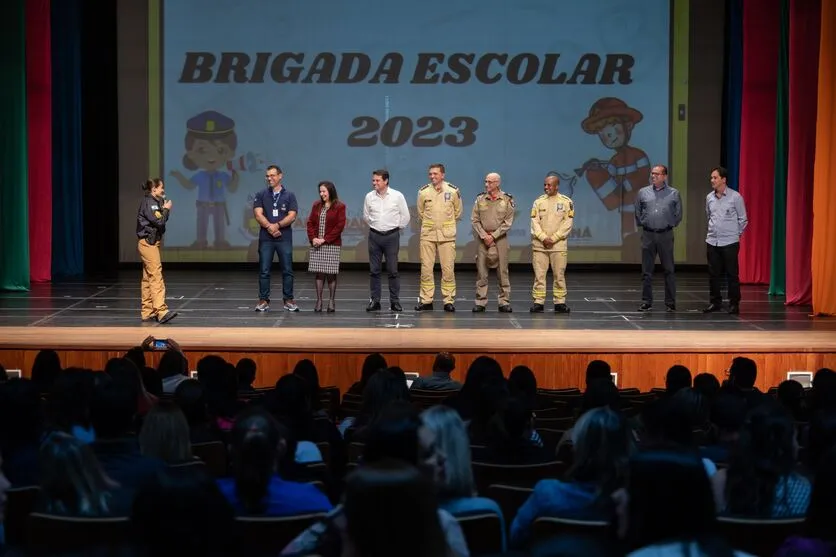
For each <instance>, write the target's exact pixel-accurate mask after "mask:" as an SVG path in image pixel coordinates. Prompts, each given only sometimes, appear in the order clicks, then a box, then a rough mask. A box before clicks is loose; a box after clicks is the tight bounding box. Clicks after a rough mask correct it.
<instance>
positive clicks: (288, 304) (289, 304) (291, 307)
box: [284, 300, 299, 311]
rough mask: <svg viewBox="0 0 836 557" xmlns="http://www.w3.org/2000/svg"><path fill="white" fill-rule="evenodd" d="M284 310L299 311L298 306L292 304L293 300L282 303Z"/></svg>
mask: <svg viewBox="0 0 836 557" xmlns="http://www.w3.org/2000/svg"><path fill="white" fill-rule="evenodd" d="M284 309H286V310H287V311H299V306H297V305H296V304H295V303H293V300H287V301H286V302H285V303H284Z"/></svg>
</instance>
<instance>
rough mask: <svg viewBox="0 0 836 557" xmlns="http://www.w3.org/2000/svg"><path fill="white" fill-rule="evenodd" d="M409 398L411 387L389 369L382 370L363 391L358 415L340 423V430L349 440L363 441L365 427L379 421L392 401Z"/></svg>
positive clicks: (369, 380) (371, 378)
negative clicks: (381, 414)
mask: <svg viewBox="0 0 836 557" xmlns="http://www.w3.org/2000/svg"><path fill="white" fill-rule="evenodd" d="M398 400H402V401H408V400H409V388H408V387H407V386H406V383H405V382H404V381H403V379H399V378H398V377H397V376H396V375H394V374H393V373H392V372H391V371H389V370H386V369H384V370H380V371H378V372H377V373H375V374H374V375H372V376H371V377H370V378H369V379H368V382H367V384H366V389H365V390H364V391H363V402H362V403H361V405H360V412H359V413H358V414H357V417H356V418H355V417H348V418H346V419H345V420H343V421H342V422H341V423H340V431H341V432H342V433H343V435H344V436H345V439H346V441H347V442H359V443H362V442H363V440H364V436H365V435H366V432H365V431H364V429H365V428H367V427H369V426H370V425H372V424H373V423H374V422H375V421H377V419H378V417H379V416H380V413H381V412H382V411H383V409H384V408H385V407H386V406H388V405H389V404H391V403H392V402H395V401H398Z"/></svg>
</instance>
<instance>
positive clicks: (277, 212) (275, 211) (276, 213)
mask: <svg viewBox="0 0 836 557" xmlns="http://www.w3.org/2000/svg"><path fill="white" fill-rule="evenodd" d="M273 216H274V217H278V216H279V210H278V209H273Z"/></svg>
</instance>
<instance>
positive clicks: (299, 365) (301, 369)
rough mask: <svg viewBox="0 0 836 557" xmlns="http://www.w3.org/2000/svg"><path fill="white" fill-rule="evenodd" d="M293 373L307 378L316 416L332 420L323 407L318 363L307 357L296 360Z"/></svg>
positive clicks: (310, 398) (312, 407)
mask: <svg viewBox="0 0 836 557" xmlns="http://www.w3.org/2000/svg"><path fill="white" fill-rule="evenodd" d="M293 375H297V376H299V377H301V378H302V379H304V380H305V385H306V387H307V389H308V400H310V405H311V412H313V417H314V418H323V419H328V420H330V419H331V418H330V416H328V412H326V411H325V410H324V409H323V408H322V401H321V398H320V395H321V391H322V389H321V388H320V386H319V371H317V369H316V364H314V363H313V361H311V360H309V359H307V358H305V359H303V360H299V361H298V362H296V365H295V366H293Z"/></svg>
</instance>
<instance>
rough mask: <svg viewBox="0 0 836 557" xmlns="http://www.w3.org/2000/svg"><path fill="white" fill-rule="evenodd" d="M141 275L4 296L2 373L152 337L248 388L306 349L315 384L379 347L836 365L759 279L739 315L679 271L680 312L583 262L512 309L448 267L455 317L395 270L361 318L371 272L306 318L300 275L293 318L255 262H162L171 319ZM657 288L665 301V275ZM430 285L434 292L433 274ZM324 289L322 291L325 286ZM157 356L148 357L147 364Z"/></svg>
mask: <svg viewBox="0 0 836 557" xmlns="http://www.w3.org/2000/svg"><path fill="white" fill-rule="evenodd" d="M139 274H140V273H139V271H130V272H127V271H126V272H122V273H120V275H119V276H118V278H117V279H116V280H111V281H101V282H64V283H54V284H36V285H33V287H32V290H31V291H30V292H26V293H16V292H2V293H0V363H3V364H4V366H5V367H6V368H9V369H15V368H18V369H23V370H24V374H26V373H27V372H28V369H29V368H30V367H31V364H32V360H33V359H34V355H35V354H36V353H37V350H38V349H40V348H54V349H56V350H59V352H60V354H61V357H62V362H63V363H64V365H65V366H69V365H81V366H85V367H93V368H101V367H103V365H104V363H105V362H106V361H107V359H108V358H110V357H113V356H116V355H119V354H120V353H121V352H124V350H126V349H127V348H130V347H131V346H134V345H138V344H139V343H140V342H141V341H142V340H143V339H144V338H145V337H147V336H148V335H153V336H155V337H158V338H173V339H175V340H176V341H177V342H178V343H179V344H180V345H181V346H182V348H183V350H184V351H185V352H186V354H187V355H188V357H189V361H190V364H191V366H192V369H194V366H195V365H196V363H197V360H198V359H199V358H200V357H202V356H203V355H205V354H206V353H218V354H221V355H223V356H225V357H227V358H228V359H229V360H230V361H233V362H234V361H237V359H238V358H240V357H244V356H249V357H252V358H253V359H254V360H256V362H257V363H258V364H259V374H258V379H257V383H258V384H259V385H261V386H267V385H271V384H272V383H274V382H275V380H276V378H277V377H278V376H280V375H281V374H283V373H285V372H286V371H288V370H290V369H292V367H293V365H294V363H295V362H296V361H297V360H298V359H300V358H303V357H310V358H312V359H313V360H314V361H315V362H316V364H317V366H318V368H319V370H320V374H321V376H322V378H321V380H322V383H323V384H335V385H338V386H340V387H341V388H342V389H343V390H344V389H345V388H347V387H348V386H349V385H350V384H351V382H353V381H354V380H355V379H356V377H357V376H358V374H359V369H360V365H361V363H362V360H363V357H364V356H365V354H367V353H369V352H374V351H379V352H382V353H383V354H384V355H386V357H387V360H388V361H389V363H390V365H399V366H400V367H402V368H403V369H404V370H406V371H417V372H421V373H426V372H428V371H429V368H430V365H431V363H432V359H433V355H434V354H435V352H437V351H439V350H448V351H451V352H453V353H454V354H455V355H456V357H457V360H458V361H457V371H456V374H457V375H458V376H459V377H461V376H462V375H463V374H464V372H465V371H466V369H467V365H469V363H470V362H471V361H472V360H473V359H474V358H475V357H476V356H478V355H480V354H490V355H493V356H494V357H496V358H497V359H498V360H499V361H500V363H502V365H503V368H504V369H505V370H506V372H507V371H510V369H511V367H513V366H514V365H518V364H525V365H528V366H529V367H531V368H532V369H534V370H535V372H536V374H537V376H538V380H539V383H540V385H541V386H543V387H566V386H577V385H582V384H583V371H584V369H585V367H586V363H587V362H588V361H589V360H591V359H594V358H603V359H606V360H607V361H609V362H610V363H611V364H612V365H613V369H614V370H616V371H617V372H618V373H619V377H618V383H619V386H620V387H639V388H641V389H643V390H646V389H649V388H651V387H655V386H662V385H663V384H664V374H665V371H666V370H667V368H668V367H669V366H670V365H673V364H674V363H682V364H684V365H687V366H688V367H689V368H690V369H691V370H692V372H693V373H694V374H696V373H700V372H703V371H708V372H711V373H714V374H716V375H717V376H718V377H720V378H722V376H723V373H724V370H725V369H727V367H728V364H729V362H730V361H731V358H732V357H734V356H736V355H747V356H750V357H752V358H754V359H755V360H756V361H757V362H758V364H759V369H760V372H759V377H758V383H759V385H760V386H761V387H762V388H768V387H770V386H773V385H775V384H777V383H779V382H780V381H782V380H783V379H785V378H786V372H787V371H815V370H816V369H818V368H819V367H825V366H827V367H836V319H828V318H813V317H811V316H810V315H809V311H810V308H809V307H808V308H798V307H787V306H785V305H784V304H783V299H782V298H775V297H770V296H768V295H767V291H766V287H763V286H744V287H743V300H742V302H741V305H740V309H741V313H740V315H728V314H726V313H712V314H703V313H702V311H701V310H702V308H703V307H705V306H706V305H707V304H708V299H707V295H708V293H707V279H706V277H705V275H704V274H701V273H688V274H686V273H680V274H678V276H677V283H678V292H677V311H676V312H675V313H667V312H665V308H664V304H663V303H662V302H661V300H658V301H657V302H656V303H655V305H654V308H653V311H651V312H649V313H640V312H638V311H637V308H638V306H639V305H640V303H641V296H640V291H641V279H640V276H639V274H638V273H609V272H588V271H578V272H571V270H570V272H569V274H567V282H568V285H567V286H568V291H569V294H568V299H567V303H568V305H569V306H570V307H571V309H572V312H571V313H570V314H568V315H564V314H555V313H554V312H553V311H551V308H552V305H551V303H550V300H547V304H546V310H547V311H546V312H545V313H542V314H531V313H529V311H528V308H529V306H530V304H531V300H530V289H531V280H532V275H531V273H530V272H515V273H512V276H511V285H512V292H513V296H512V305H513V307H514V312H513V313H510V314H504V313H498V312H497V311H496V307H497V306H496V297H495V296H496V290H495V282H494V278H493V277H491V283H490V287H489V303H488V311H487V312H485V313H472V312H471V308H472V307H473V295H474V283H475V274H474V273H473V272H467V271H460V272H457V273H456V277H457V281H458V285H457V287H458V297H457V301H456V310H457V311H456V312H455V313H446V312H444V311H443V310H442V304H441V299H440V298H436V301H435V311H433V312H420V313H419V312H416V311H414V310H413V306H414V305H415V303H416V297H417V293H418V272H417V271H407V272H404V273H403V275H402V277H401V283H402V286H401V304H402V305H403V307H404V311H403V312H402V313H398V314H396V313H393V312H391V311H388V299H387V297H388V295H387V288H386V281H385V278H384V280H383V292H384V295H383V300H381V305H382V306H383V308H384V309H385V311H380V312H372V313H368V312H366V311H365V307H366V304H367V303H368V274H367V273H365V272H360V271H348V272H344V273H343V274H341V275H340V277H339V283H338V287H337V296H336V309H337V311H336V312H335V313H330V314H329V313H326V312H322V313H315V312H314V311H313V307H314V302H315V291H314V285H313V277H312V276H311V275H309V274H307V273H305V272H304V271H301V270H299V271H296V282H295V294H296V301H297V304H298V305H299V307H300V309H301V311H300V312H298V313H289V312H286V311H284V310H283V309H282V308H281V303H276V302H275V296H274V304H273V309H272V310H271V311H269V312H267V313H256V312H254V311H253V307H254V305H255V303H256V302H257V295H258V288H257V283H258V274H257V271H255V270H253V271H249V272H245V271H229V272H218V271H215V272H206V271H169V272H167V273H166V285H167V298H168V299H167V301H168V304H169V306H170V308H171V309H172V310H174V311H177V312H178V313H179V315H178V317H177V318H176V319H174V320H173V321H171V322H170V323H169V324H167V325H159V324H156V323H150V324H145V323H141V322H140V319H139V288H140V285H139ZM656 278H657V280H656V281H655V282H656V284H655V285H654V293H655V294H656V296H658V297H659V298H661V296H662V291H663V289H662V281H661V276H657V277H656ZM436 287H437V288H438V279H437V284H436ZM273 293H274V295H275V294H279V298H278V299H279V302H280V300H281V297H280V293H281V276H280V273H276V272H274V274H273ZM325 296H326V298H327V287H326V293H325ZM158 355H159V354H158V353H154V354H153V355H152V357H151V360H152V362H153V361H156V359H157V358H158Z"/></svg>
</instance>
